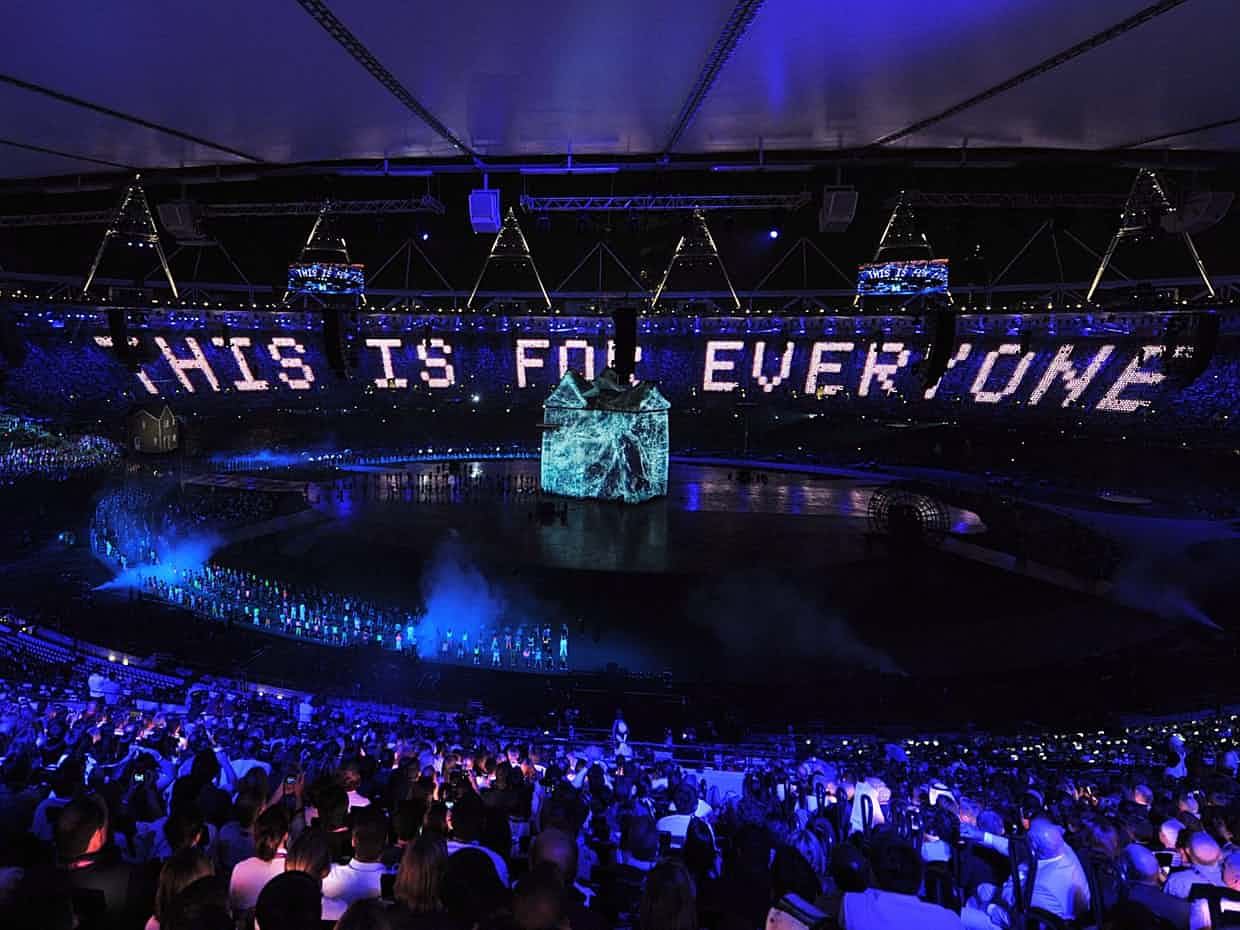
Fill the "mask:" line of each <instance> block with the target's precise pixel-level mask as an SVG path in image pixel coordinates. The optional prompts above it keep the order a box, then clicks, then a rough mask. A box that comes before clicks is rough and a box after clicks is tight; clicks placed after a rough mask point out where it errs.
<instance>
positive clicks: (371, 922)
mask: <svg viewBox="0 0 1240 930" xmlns="http://www.w3.org/2000/svg"><path fill="white" fill-rule="evenodd" d="M394 927H395V925H394V924H393V922H392V918H391V917H390V916H389V914H388V910H387V908H385V907H384V906H383V903H382V902H380V901H375V900H371V899H369V898H367V899H363V900H360V901H355V902H353V903H352V904H350V905H349V909H348V910H347V911H345V912H344V914H343V915H342V916H341V918H340V919H339V920H338V921H336V926H335V928H334V930H394Z"/></svg>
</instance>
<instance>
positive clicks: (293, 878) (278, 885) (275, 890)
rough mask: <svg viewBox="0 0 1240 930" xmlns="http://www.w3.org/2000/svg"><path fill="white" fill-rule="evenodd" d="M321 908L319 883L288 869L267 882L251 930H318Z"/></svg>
mask: <svg viewBox="0 0 1240 930" xmlns="http://www.w3.org/2000/svg"><path fill="white" fill-rule="evenodd" d="M322 908H323V905H322V894H321V892H320V882H319V881H317V880H316V879H315V878H314V877H313V876H311V875H308V874H306V873H305V872H302V871H299V870H293V869H290V870H289V871H287V872H285V873H284V874H283V875H277V876H276V877H275V878H273V879H272V880H271V881H269V882H268V883H267V885H266V886H265V887H264V888H263V890H262V893H261V894H259V896H258V903H257V905H256V906H255V908H254V930H311V928H315V927H318V925H319V921H320V919H322V918H321V912H322ZM342 913H343V911H342Z"/></svg>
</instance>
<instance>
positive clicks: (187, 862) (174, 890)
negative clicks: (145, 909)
mask: <svg viewBox="0 0 1240 930" xmlns="http://www.w3.org/2000/svg"><path fill="white" fill-rule="evenodd" d="M214 874H215V870H214V868H212V866H211V860H210V859H208V858H207V856H206V854H204V853H203V852H201V851H199V850H197V849H192V848H191V849H183V850H181V851H180V852H177V853H175V854H174V855H173V856H172V857H171V858H169V859H168V860H167V861H166V862H164V865H163V868H161V869H160V870H159V889H158V890H157V891H156V892H155V914H154V916H152V917H151V919H150V920H148V921H147V922H146V930H161V928H164V930H166V926H165V925H166V924H167V921H168V914H169V909H170V908H171V906H172V899H173V898H174V897H176V896H177V895H179V894H180V893H181V892H182V891H184V890H185V889H186V888H187V887H189V886H190V885H192V884H193V883H194V882H196V881H198V879H200V878H203V877H205V876H208V875H214Z"/></svg>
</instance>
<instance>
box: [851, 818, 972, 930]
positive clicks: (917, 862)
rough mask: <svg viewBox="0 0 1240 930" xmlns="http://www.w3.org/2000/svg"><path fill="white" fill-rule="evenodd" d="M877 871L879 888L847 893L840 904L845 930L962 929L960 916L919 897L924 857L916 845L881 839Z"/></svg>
mask: <svg viewBox="0 0 1240 930" xmlns="http://www.w3.org/2000/svg"><path fill="white" fill-rule="evenodd" d="M874 872H875V876H876V878H877V880H878V888H870V889H868V890H866V891H861V892H850V893H848V894H845V895H844V900H843V903H842V905H841V907H840V927H841V928H843V930H901V928H905V927H918V928H926V930H950V928H956V930H959V928H960V926H961V921H960V917H959V916H957V915H956V914H954V913H953V912H951V911H949V910H947V909H946V908H942V907H939V906H938V905H936V904H927V903H925V902H924V901H919V900H918V899H917V892H918V890H919V889H920V888H921V878H922V861H921V855H920V854H919V853H918V851H917V850H915V849H914V848H913V847H912V846H910V845H908V844H907V843H903V842H899V841H895V840H884V841H883V842H881V843H880V844H879V846H878V847H877V849H876V850H875V856H874Z"/></svg>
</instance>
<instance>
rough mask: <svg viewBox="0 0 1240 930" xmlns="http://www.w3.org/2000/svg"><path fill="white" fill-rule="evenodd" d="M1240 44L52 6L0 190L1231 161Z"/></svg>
mask: <svg viewBox="0 0 1240 930" xmlns="http://www.w3.org/2000/svg"><path fill="white" fill-rule="evenodd" d="M1238 26H1240V8H1238V7H1237V5H1236V2H1235V0H1162V2H1151V0H1088V2H1079V0H1006V2H1003V3H979V2H977V0H937V2H935V3H933V4H927V3H924V2H921V0H836V2H826V0H770V2H765V3H764V2H762V0H739V2H737V0H626V2H624V3H603V2H585V3H564V2H553V0H523V2H518V3H512V2H504V3H500V2H495V0H476V2H472V3H447V4H442V3H410V2H399V0H333V2H332V4H331V6H328V5H327V4H326V3H325V2H324V0H298V2H296V3H295V2H291V0H278V2H277V0H216V2H214V3H211V4H207V5H202V4H192V3H153V2H144V3H119V4H117V3H112V4H107V3H102V4H84V3H81V2H80V0H42V2H40V3H34V4H24V5H23V6H22V10H21V13H20V15H15V16H10V17H9V18H8V22H7V23H6V29H5V30H4V32H3V35H2V36H0V62H2V64H0V113H3V114H5V119H4V120H3V124H2V127H0V140H2V143H0V177H3V178H23V177H39V176H46V175H57V174H78V173H86V172H91V173H93V172H96V171H106V170H114V169H132V168H139V169H154V168H178V167H187V166H204V165H230V166H245V165H252V164H256V163H259V162H266V163H274V164H287V163H303V162H318V161H351V160H371V159H375V160H377V159H383V158H390V159H405V158H413V159H429V160H431V161H432V162H448V161H457V160H460V159H462V158H470V157H472V158H474V159H480V160H483V161H486V160H488V159H509V160H511V159H522V158H533V157H542V156H566V155H567V154H568V153H569V152H570V151H571V152H572V153H573V155H574V156H575V157H586V158H588V159H591V160H596V159H597V158H598V157H602V158H607V157H609V156H610V157H624V158H630V157H634V156H643V157H644V156H650V157H651V160H656V159H657V158H658V157H659V156H663V155H668V156H670V157H671V158H673V159H677V158H683V157H687V156H693V155H706V156H713V155H722V154H724V153H742V152H749V153H753V152H757V151H762V152H764V153H766V154H768V155H772V154H774V156H775V157H778V153H780V152H793V151H795V152H800V153H810V154H811V156H812V155H813V154H815V153H816V154H818V155H829V154H830V153H832V152H835V151H838V150H841V149H842V150H846V151H855V150H857V149H865V148H867V147H875V146H877V147H879V148H892V147H903V148H909V149H935V148H945V149H946V148H950V149H957V148H960V147H961V146H966V145H967V146H968V147H969V148H970V149H980V148H1016V149H1021V148H1029V149H1078V150H1082V149H1083V150H1100V149H1103V150H1105V149H1114V148H1123V147H1135V146H1140V145H1141V144H1144V145H1145V146H1146V147H1154V148H1161V147H1172V148H1185V149H1203V150H1212V151H1225V150H1234V149H1237V148H1240V99H1238V98H1237V96H1236V94H1235V89H1236V88H1237V87H1240V56H1237V55H1235V53H1234V43H1235V35H1236V32H1237V27H1238ZM1200 127H1212V128H1206V129H1200ZM1195 129H1196V130H1198V131H1193V130H1195ZM1146 140H1152V141H1146Z"/></svg>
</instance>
